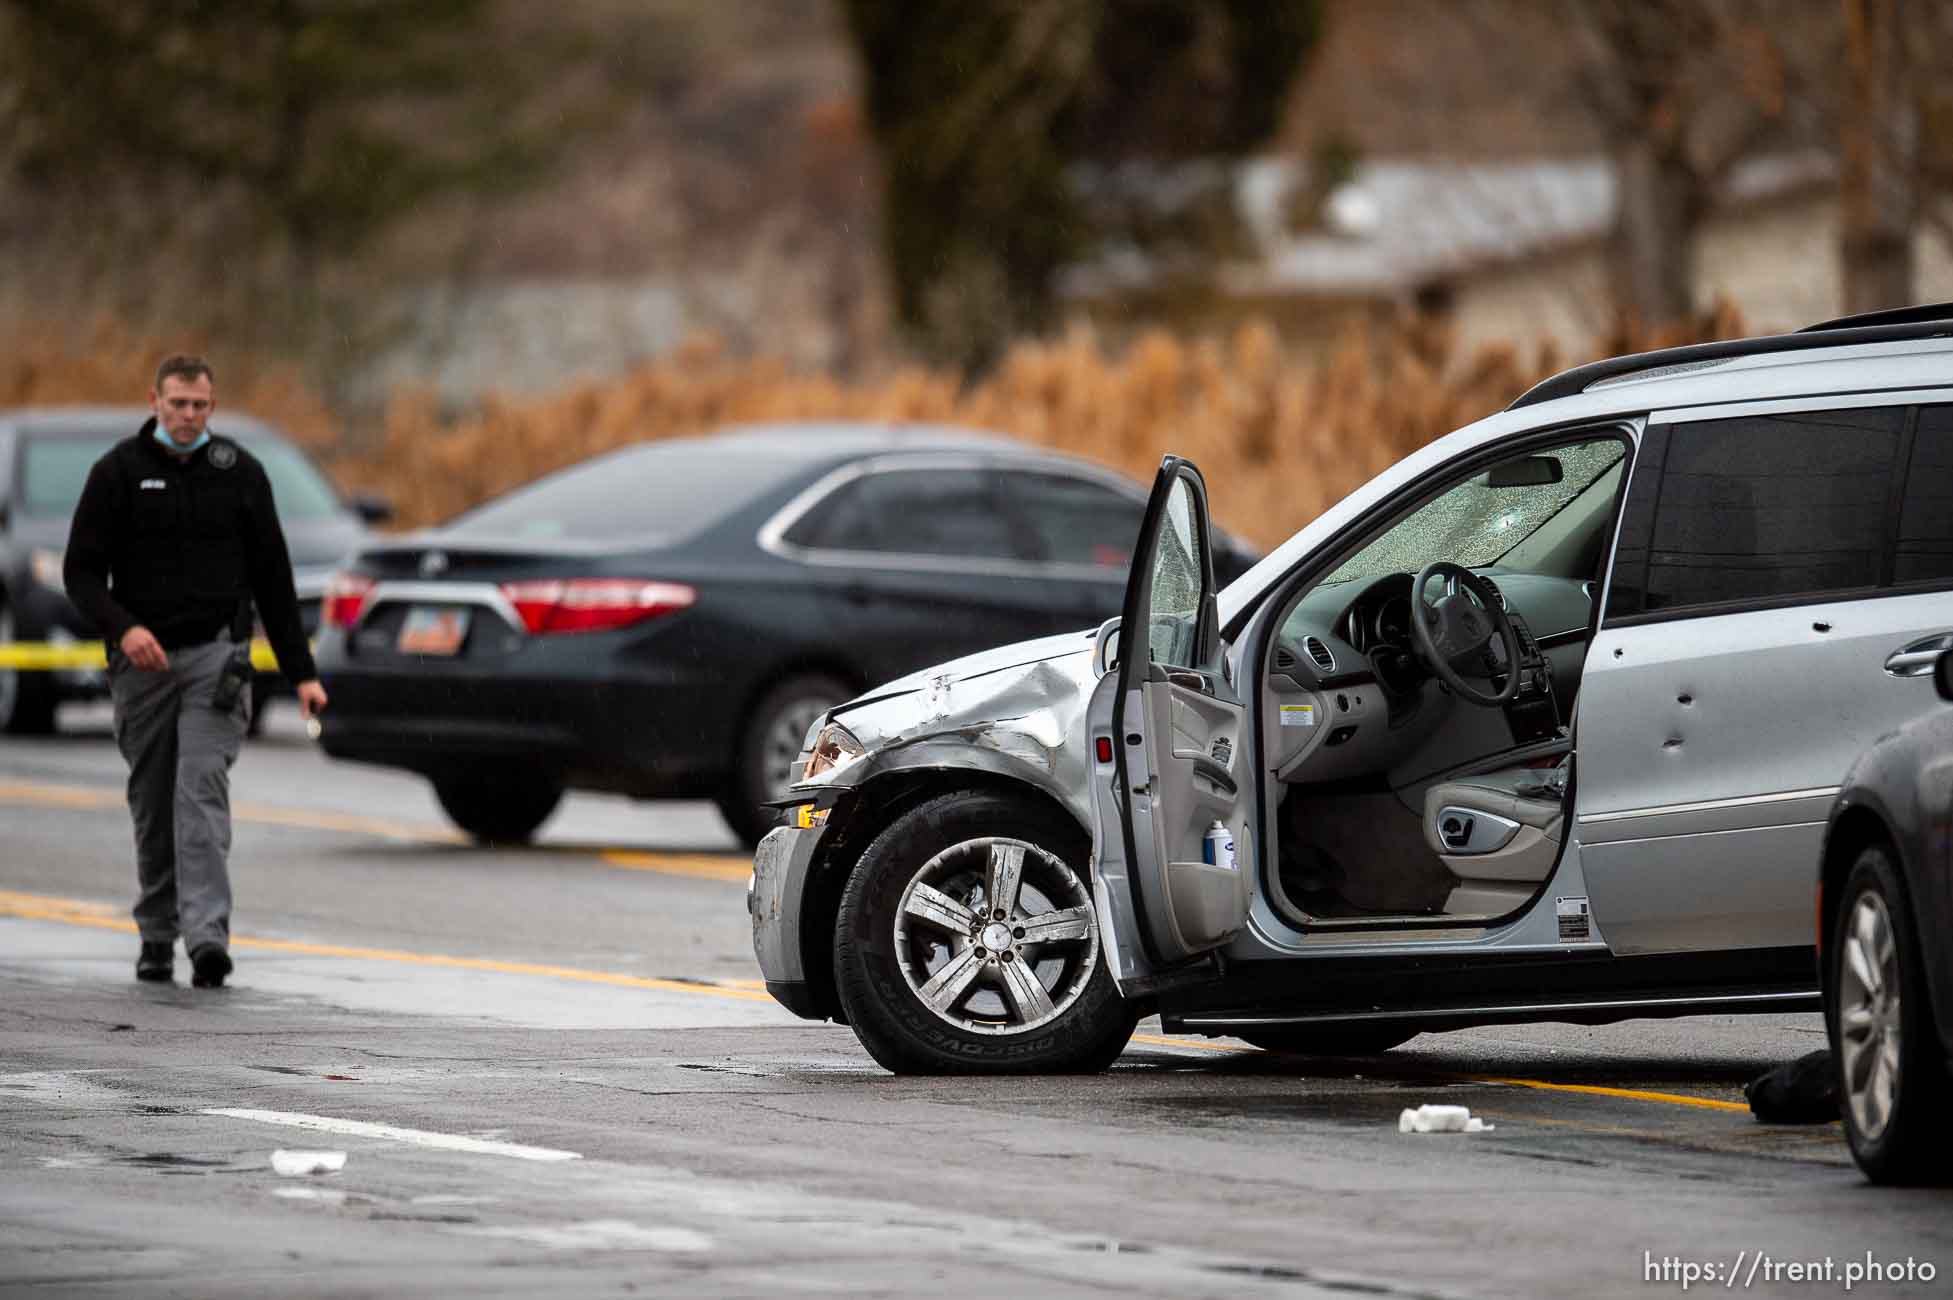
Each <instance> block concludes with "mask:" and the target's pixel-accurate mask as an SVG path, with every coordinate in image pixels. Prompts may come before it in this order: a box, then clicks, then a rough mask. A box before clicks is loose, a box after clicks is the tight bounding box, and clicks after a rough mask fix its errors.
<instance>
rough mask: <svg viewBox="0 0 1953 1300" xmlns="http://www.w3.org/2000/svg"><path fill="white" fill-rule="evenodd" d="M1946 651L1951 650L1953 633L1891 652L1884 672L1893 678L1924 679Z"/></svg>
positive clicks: (1926, 638) (1943, 634) (1930, 638)
mask: <svg viewBox="0 0 1953 1300" xmlns="http://www.w3.org/2000/svg"><path fill="white" fill-rule="evenodd" d="M1948 650H1953V632H1942V633H1940V634H1939V635H1938V636H1929V637H1924V638H1922V639H1921V640H1918V641H1914V642H1913V643H1912V644H1911V645H1909V646H1905V647H1903V648H1902V649H1899V650H1895V651H1893V652H1892V656H1891V657H1890V658H1889V659H1887V660H1886V661H1885V671H1886V672H1888V673H1890V674H1892V676H1894V677H1924V676H1925V675H1926V674H1927V673H1930V672H1931V671H1933V664H1934V663H1935V662H1936V661H1937V660H1938V659H1939V657H1940V655H1942V654H1944V653H1945V652H1946V651H1948Z"/></svg>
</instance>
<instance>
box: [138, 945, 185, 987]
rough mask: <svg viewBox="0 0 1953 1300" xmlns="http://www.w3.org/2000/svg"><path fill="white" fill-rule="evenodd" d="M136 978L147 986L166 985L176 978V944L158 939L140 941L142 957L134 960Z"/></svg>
mask: <svg viewBox="0 0 1953 1300" xmlns="http://www.w3.org/2000/svg"><path fill="white" fill-rule="evenodd" d="M136 978H137V979H139V980H142V981H144V982H145V983H149V984H168V983H169V982H170V981H171V980H173V979H175V978H176V944H175V943H174V942H170V941H167V940H162V939H158V940H156V941H154V942H151V941H150V940H148V939H144V940H143V941H142V956H140V957H138V958H136Z"/></svg>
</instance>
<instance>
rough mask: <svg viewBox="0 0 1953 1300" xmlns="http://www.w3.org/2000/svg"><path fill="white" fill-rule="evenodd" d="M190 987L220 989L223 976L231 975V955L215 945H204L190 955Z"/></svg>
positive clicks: (222, 985) (222, 984)
mask: <svg viewBox="0 0 1953 1300" xmlns="http://www.w3.org/2000/svg"><path fill="white" fill-rule="evenodd" d="M190 970H191V975H190V987H192V988H199V989H221V988H223V987H224V976H226V975H228V974H230V973H231V955H230V954H229V953H227V952H225V951H224V950H223V949H222V948H219V947H218V946H217V945H216V944H214V943H212V944H205V945H204V946H203V947H201V948H199V949H197V950H196V951H195V952H193V953H191V954H190Z"/></svg>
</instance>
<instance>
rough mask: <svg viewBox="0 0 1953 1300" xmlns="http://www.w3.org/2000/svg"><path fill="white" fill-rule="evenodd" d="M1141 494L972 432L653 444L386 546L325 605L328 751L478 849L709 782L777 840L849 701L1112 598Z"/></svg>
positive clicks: (772, 433)
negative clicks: (573, 815)
mask: <svg viewBox="0 0 1953 1300" xmlns="http://www.w3.org/2000/svg"><path fill="white" fill-rule="evenodd" d="M1145 506H1146V492H1145V490H1144V489H1143V488H1142V487H1140V486H1139V485H1138V484H1135V483H1133V482H1131V481H1129V480H1127V479H1125V478H1122V477H1120V476H1118V475H1116V474H1112V473H1109V472H1108V471H1106V470H1103V469H1100V468H1098V467H1096V466H1093V465H1091V464H1088V463H1086V462H1083V461H1079V460H1076V459H1073V458H1070V457H1064V456H1059V455H1055V454H1049V453H1044V452H1039V451H1036V450H1033V449H1030V448H1028V447H1025V446H1023V445H1021V444H1017V443H1014V442H1010V441H1008V440H1005V439H1000V438H995V437H988V436H984V435H980V434H973V433H966V432H961V431H956V430H943V429H928V428H891V427H888V426H883V425H860V424H846V425H825V424H823V425H810V424H800V425H784V426H770V427H764V428H749V429H742V430H736V431H729V432H727V433H724V434H720V435H718V436H715V437H709V438H689V439H674V440H669V441H661V442H652V443H645V444H640V445H637V446H633V447H629V448H626V449H624V450H622V451H618V452H613V453H611V454H609V455H605V456H601V457H598V458H596V459H594V460H590V461H586V462H584V463H582V464H580V465H576V466H573V467H571V468H569V469H566V470H562V471H560V472H558V473H556V474H553V475H550V476H549V477H546V478H544V479H541V480H539V481H537V482H535V483H531V484H529V485H527V486H525V487H522V488H520V489H517V490H516V491H514V492H512V493H510V494H508V495H507V496H504V497H501V498H499V499H497V500H494V501H491V502H489V503H487V504H486V505H483V506H480V507H478V508H476V509H474V510H472V511H469V512H468V513H466V514H463V515H461V516H460V517H459V518H457V519H455V520H453V521H451V522H450V523H448V524H446V525H444V526H442V527H440V528H437V529H433V530H430V531H428V532H425V533H421V534H418V535H415V536H413V537H409V538H402V539H400V540H398V541H391V542H387V543H384V544H378V545H374V546H370V547H368V548H367V549H366V550H364V551H362V552H361V553H360V555H359V556H358V558H357V559H356V561H355V562H354V563H353V565H352V566H351V567H350V568H349V569H348V570H347V571H346V572H345V573H343V574H341V575H339V576H338V577H337V578H335V579H334V581H333V584H332V586H331V588H330V589H329V590H328V593H327V597H326V604H325V621H326V626H325V629H324V631H323V632H322V633H321V636H320V640H319V666H320V671H321V675H322V676H323V678H324V680H325V684H326V688H327V690H328V691H330V692H331V695H332V707H331V708H330V709H329V710H328V711H327V712H326V714H325V716H324V718H323V719H322V722H321V727H320V736H319V739H320V743H321V744H322V745H323V746H324V747H325V750H326V752H327V753H329V754H332V755H334V756H336V757H339V758H347V759H355V760H360V761H365V762H371V763H384V764H390V765H393V766H396V767H402V768H407V769H409V770H411V771H415V772H419V773H422V774H423V775H425V776H427V777H428V778H429V779H430V780H431V781H432V782H433V784H434V790H435V793H436V795H437V796H438V797H439V799H440V802H441V806H442V807H443V808H444V809H445V810H446V811H447V813H448V815H449V816H450V817H452V818H453V819H454V821H455V823H456V824H457V825H458V826H460V827H461V828H462V829H463V830H466V831H467V832H469V833H470V834H471V835H474V836H475V837H477V838H479V839H482V840H487V841H521V840H525V839H527V838H528V837H530V836H531V835H533V834H534V832H535V831H536V829H537V827H539V826H540V825H541V824H542V822H543V821H544V820H545V819H546V818H547V817H548V816H549V814H550V813H551V812H552V811H553V810H554V809H555V807H556V804H557V802H558V801H559V800H560V798H561V797H562V794H563V792H564V791H565V790H568V789H580V790H600V791H609V792H613V793H619V794H626V795H631V796H634V797H637V798H641V799H650V798H662V797H674V798H709V799H712V800H714V801H715V802H717V804H718V806H719V808H720V810H721V811H722V812H723V813H724V814H725V817H726V820H727V821H728V822H729V823H730V824H731V825H732V827H733V829H734V830H735V831H736V832H737V833H738V834H739V835H740V837H741V838H742V839H744V840H746V841H747V842H748V843H756V842H757V841H758V839H759V837H760V836H761V835H763V834H764V833H765V831H766V830H767V828H768V827H769V826H770V825H771V824H772V819H773V814H772V813H771V812H769V811H768V810H766V809H765V808H763V807H762V806H761V805H762V803H763V802H764V801H765V800H767V799H769V798H771V797H773V796H774V795H775V794H777V793H779V792H780V791H782V790H783V789H784V788H785V784H786V780H787V777H788V773H789V769H790V768H791V767H792V765H793V761H794V759H795V758H796V757H797V756H798V754H799V752H800V748H801V743H802V741H803V740H804V739H805V737H806V733H807V729H808V728H809V727H810V726H811V725H812V724H813V722H814V720H815V719H816V718H818V717H820V715H821V714H822V713H823V712H825V711H826V710H827V709H829V708H831V707H832V706H834V705H836V704H839V703H840V702H841V701H843V700H847V699H852V698H853V697H854V696H856V695H858V694H859V693H860V692H861V691H862V690H863V689H865V688H867V687H869V686H872V685H873V684H874V683H876V682H881V681H887V680H890V679H892V678H895V677H898V676H901V675H902V674H904V673H907V672H911V671H913V670H915V669H916V668H919V667H922V666H924V665H927V664H932V663H938V662H941V661H943V660H946V659H952V658H955V657H957V656H959V655H963V654H967V653H969V652H972V651H975V650H980V649H984V648H987V647H989V646H992V645H997V644H1001V643H1004V642H1009V641H1019V640H1023V639H1024V638H1026V637H1031V636H1036V635H1039V634H1040V633H1046V632H1059V631H1071V630H1074V629H1076V630H1080V631H1081V632H1083V631H1085V630H1089V629H1091V628H1093V627H1096V626H1097V624H1098V623H1100V622H1101V621H1103V620H1104V619H1107V618H1110V617H1113V616H1114V615H1116V614H1117V613H1118V612H1119V602H1120V599H1121V595H1122V593H1123V591H1124V583H1125V572H1126V566H1127V562H1128V560H1129V559H1130V552H1131V549H1132V546H1133V542H1134V539H1135V538H1136V537H1137V535H1138V532H1139V521H1140V516H1141V515H1142V513H1143V512H1144V510H1145ZM1253 558H1254V557H1253V556H1252V555H1250V554H1248V553H1247V552H1245V551H1243V550H1242V549H1241V548H1239V547H1238V546H1232V545H1230V546H1229V548H1228V549H1227V551H1226V554H1225V555H1224V557H1222V560H1223V562H1222V564H1221V566H1220V567H1222V568H1223V569H1224V570H1226V571H1228V572H1229V573H1230V574H1232V573H1235V572H1239V571H1241V570H1243V569H1245V567H1246V566H1247V565H1248V564H1250V563H1252V561H1253Z"/></svg>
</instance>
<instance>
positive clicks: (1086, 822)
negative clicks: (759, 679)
mask: <svg viewBox="0 0 1953 1300" xmlns="http://www.w3.org/2000/svg"><path fill="white" fill-rule="evenodd" d="M1092 681H1093V678H1092V672H1091V657H1090V655H1089V653H1086V654H1068V655H1065V656H1062V657H1059V658H1054V659H1045V660H1041V661H1038V662H1036V663H1029V664H1021V665H1017V666H1014V667H1011V668H1006V669H1001V670H998V671H995V672H990V673H985V674H983V675H981V676H978V677H971V678H964V679H962V680H955V679H952V678H950V677H949V676H948V675H947V674H944V675H943V676H940V677H932V678H930V679H929V680H928V681H927V683H926V684H925V685H924V686H923V687H922V689H920V690H916V691H912V692H910V693H908V694H905V695H901V696H897V697H893V698H884V699H880V700H875V701H872V702H870V703H868V704H865V705H861V706H858V707H856V708H852V709H847V708H844V709H837V710H836V711H835V714H834V717H835V718H836V720H838V721H839V722H841V723H842V725H844V726H846V727H847V728H848V729H849V731H850V732H852V733H853V734H854V736H855V737H856V739H858V740H859V741H861V743H862V745H863V747H864V748H865V749H866V750H867V752H866V753H865V754H864V755H863V756H862V757H861V758H860V759H859V760H857V761H856V762H854V763H851V764H849V765H848V767H847V768H846V769H845V770H844V771H842V772H839V773H837V774H836V775H835V777H834V779H833V780H832V781H831V782H816V783H812V784H810V785H806V786H801V787H799V788H798V789H797V790H796V793H803V792H806V791H809V790H814V789H819V788H820V787H821V786H822V785H827V786H830V787H832V788H856V787H860V786H863V785H866V784H868V783H869V782H871V781H873V780H875V779H876V778H878V777H882V776H886V775H888V774H890V773H895V772H913V771H967V772H983V773H987V774H990V775H993V776H1002V777H1007V778H1009V779H1012V780H1017V781H1023V782H1026V783H1027V784H1029V785H1032V786H1035V787H1036V788H1038V789H1040V790H1043V791H1044V792H1045V793H1047V794H1049V795H1051V797H1052V798H1054V799H1056V800H1058V802H1060V803H1061V804H1063V805H1064V806H1065V807H1066V808H1068V809H1070V810H1071V813H1072V815H1073V816H1074V817H1076V818H1078V820H1079V823H1080V824H1081V825H1083V826H1085V827H1087V828H1089V827H1090V826H1091V812H1092V810H1091V794H1090V790H1089V787H1088V786H1087V778H1088V776H1089V771H1090V769H1089V763H1088V753H1087V747H1086V737H1085V707H1086V704H1087V702H1088V701H1089V700H1090V698H1091V686H1092Z"/></svg>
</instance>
